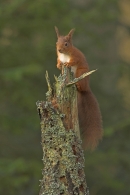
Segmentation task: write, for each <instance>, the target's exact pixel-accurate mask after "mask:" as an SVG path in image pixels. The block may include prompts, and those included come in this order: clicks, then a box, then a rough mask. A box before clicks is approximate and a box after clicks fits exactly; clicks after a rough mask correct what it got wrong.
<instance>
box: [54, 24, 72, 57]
mask: <svg viewBox="0 0 130 195" xmlns="http://www.w3.org/2000/svg"><path fill="white" fill-rule="evenodd" d="M55 31H56V34H57V38H58V40H57V42H56V48H57V51H58V52H60V53H63V54H69V53H70V52H71V48H72V46H73V44H72V36H73V33H74V29H72V30H71V31H70V32H69V33H68V35H66V36H61V35H60V33H59V30H58V28H57V27H56V26H55Z"/></svg>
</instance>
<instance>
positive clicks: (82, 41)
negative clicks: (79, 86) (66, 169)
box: [0, 0, 130, 195]
mask: <svg viewBox="0 0 130 195" xmlns="http://www.w3.org/2000/svg"><path fill="white" fill-rule="evenodd" d="M55 25H56V26H57V27H58V28H59V30H60V32H61V34H63V35H65V34H67V33H68V32H69V30H70V29H71V28H75V29H76V31H75V34H74V37H73V42H74V45H75V46H76V47H78V48H79V49H80V50H81V51H82V52H83V53H84V54H85V56H86V58H87V61H88V63H89V66H90V70H92V69H98V71H97V72H96V73H94V74H92V75H91V88H92V90H93V92H94V94H95V95H96V97H97V99H98V101H99V104H100V108H101V112H102V115H103V124H104V138H103V141H102V142H101V143H100V145H99V147H98V148H97V149H96V150H95V151H94V152H92V153H91V152H87V153H86V154H85V156H86V163H85V172H86V180H87V183H88V186H89V188H90V193H91V194H92V195H97V194H101V195H103V194H105V195H109V194H111V195H115V194H118V195H128V194H130V185H129V182H130V1H129V0H109V1H106V0H98V1H97V0H86V1H85V0H64V1H62V0H37V1H35V0H28V1H26V0H1V1H0V91H1V92H0V194H4V195H15V194H19V195H26V194H28V195H29V194H30V195H36V194H38V193H39V189H40V187H39V183H40V182H39V180H40V179H41V178H42V175H41V169H42V167H43V164H42V160H41V159H42V148H41V144H40V142H41V135H40V134H41V132H40V120H39V116H38V113H37V110H36V104H35V103H36V101H37V100H45V93H46V91H47V86H46V81H45V71H46V70H48V72H49V75H50V77H51V80H52V82H53V81H54V79H53V75H54V74H55V75H57V76H58V75H59V74H60V72H59V70H57V68H56V49H55V42H56V40H57V38H56V34H55V31H54V26H55Z"/></svg>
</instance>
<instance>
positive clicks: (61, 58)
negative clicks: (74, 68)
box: [58, 53, 70, 63]
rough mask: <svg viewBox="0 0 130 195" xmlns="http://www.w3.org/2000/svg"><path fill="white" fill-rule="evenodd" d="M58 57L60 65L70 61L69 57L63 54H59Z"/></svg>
mask: <svg viewBox="0 0 130 195" xmlns="http://www.w3.org/2000/svg"><path fill="white" fill-rule="evenodd" d="M58 57H59V59H60V61H61V62H62V63H66V62H69V61H70V56H69V55H66V54H63V53H59V54H58Z"/></svg>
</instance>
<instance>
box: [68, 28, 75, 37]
mask: <svg viewBox="0 0 130 195" xmlns="http://www.w3.org/2000/svg"><path fill="white" fill-rule="evenodd" d="M74 31H75V29H74V28H73V29H72V30H70V32H69V33H68V35H67V36H69V37H70V38H72V36H73V34H74Z"/></svg>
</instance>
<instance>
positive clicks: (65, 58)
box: [58, 53, 77, 74]
mask: <svg viewBox="0 0 130 195" xmlns="http://www.w3.org/2000/svg"><path fill="white" fill-rule="evenodd" d="M58 57H59V59H60V61H61V62H62V63H66V62H69V61H70V56H69V55H66V54H63V53H59V54H58ZM76 69H77V68H76V66H72V67H71V71H72V72H73V73H74V74H75V72H76Z"/></svg>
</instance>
